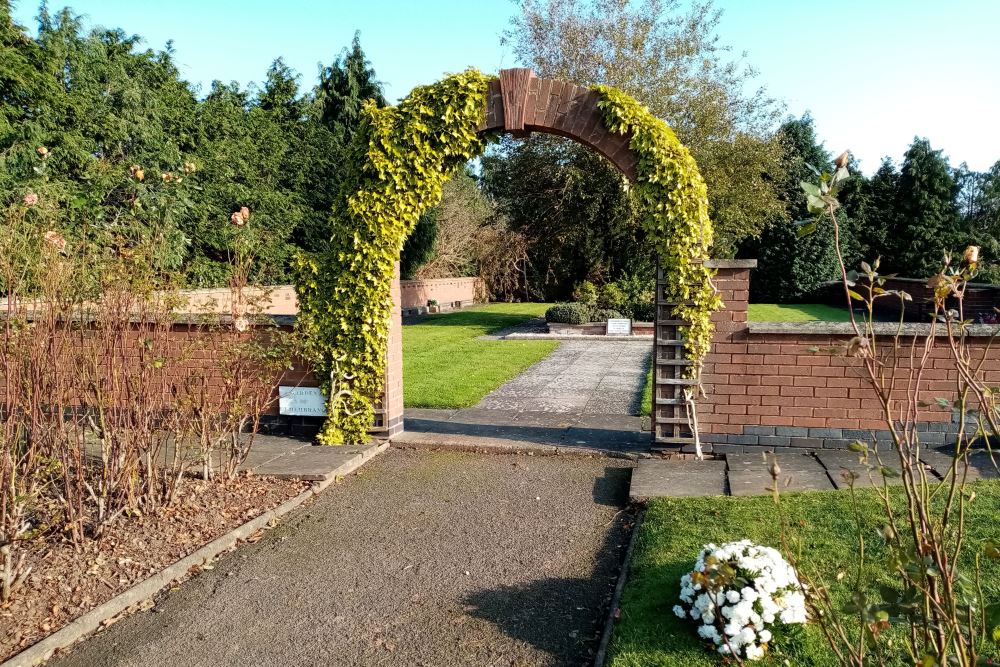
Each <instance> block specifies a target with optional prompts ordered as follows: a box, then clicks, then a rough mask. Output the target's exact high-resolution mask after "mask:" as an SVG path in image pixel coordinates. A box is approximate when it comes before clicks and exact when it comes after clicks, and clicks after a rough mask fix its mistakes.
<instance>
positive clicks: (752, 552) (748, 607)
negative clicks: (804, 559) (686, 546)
mask: <svg viewBox="0 0 1000 667" xmlns="http://www.w3.org/2000/svg"><path fill="white" fill-rule="evenodd" d="M680 599H681V602H682V604H679V605H676V606H675V607H674V613H675V614H677V616H678V617H680V618H690V619H692V620H694V621H695V622H697V624H698V635H699V636H700V637H702V638H703V639H706V640H708V641H711V642H712V643H713V644H714V645H715V647H716V650H718V652H719V653H721V654H723V655H730V654H733V655H736V656H738V657H740V656H741V657H743V658H746V659H747V660H758V659H760V658H762V657H763V656H764V653H765V651H766V650H767V647H768V644H769V643H770V642H771V641H772V640H773V632H775V631H780V629H781V627H782V626H787V625H795V624H802V623H805V622H806V600H805V596H804V595H803V593H802V586H801V584H800V583H799V579H798V576H797V575H796V574H795V570H794V568H792V566H791V565H789V564H788V562H787V561H786V560H785V559H784V558H783V557H782V556H781V554H780V553H779V552H778V551H777V550H776V549H772V548H771V547H762V546H758V545H756V544H753V543H752V542H750V541H749V540H742V541H740V542H729V543H728V544H723V545H722V546H716V545H714V544H708V545H706V546H705V547H704V548H703V549H702V551H701V554H700V555H699V556H698V560H697V561H696V562H695V566H694V571H693V572H691V573H690V574H685V575H684V576H683V577H681V594H680Z"/></svg>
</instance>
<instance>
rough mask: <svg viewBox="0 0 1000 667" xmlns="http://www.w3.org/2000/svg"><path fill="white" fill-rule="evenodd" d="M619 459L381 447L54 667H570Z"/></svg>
mask: <svg viewBox="0 0 1000 667" xmlns="http://www.w3.org/2000/svg"><path fill="white" fill-rule="evenodd" d="M625 465H628V464H627V462H624V461H620V460H615V459H601V458H573V457H566V456H551V457H531V456H484V455H475V454H464V453H457V452H453V453H448V452H416V451H408V450H398V449H390V450H389V451H388V452H386V453H385V454H383V455H382V456H381V457H379V458H378V459H375V460H374V461H373V462H372V463H371V464H369V465H367V466H366V467H365V468H363V469H362V470H361V471H360V472H359V473H358V474H356V475H352V476H351V477H349V478H348V479H346V480H344V482H343V483H342V484H340V485H339V486H336V487H332V488H331V489H329V490H328V491H327V492H326V493H325V494H324V495H323V496H322V497H321V498H320V499H319V500H318V501H317V502H316V503H315V504H314V505H313V506H312V507H310V508H308V509H306V510H304V511H301V512H298V513H296V514H295V515H294V516H295V517H296V518H294V519H292V520H290V521H289V522H288V523H286V524H283V525H281V526H279V527H278V528H276V529H274V530H272V531H270V532H269V533H267V535H266V536H265V537H264V539H262V540H261V541H260V542H258V543H257V544H254V545H247V546H244V547H241V548H240V550H239V551H237V552H236V553H235V554H231V555H229V556H227V557H226V558H224V559H223V560H222V561H220V562H219V563H218V564H217V565H216V567H215V569H214V570H212V571H209V572H205V573H203V574H202V575H201V576H199V577H197V578H195V579H193V580H192V581H189V582H187V583H185V584H183V585H182V586H181V587H180V588H179V589H177V590H176V591H175V592H173V593H170V594H169V595H167V596H165V597H164V599H161V600H158V602H157V605H156V607H155V609H154V610H152V611H150V612H145V613H140V614H137V615H133V616H131V617H129V618H126V619H124V620H122V621H120V622H119V623H117V624H116V625H114V626H112V627H111V628H110V629H109V630H107V631H105V632H103V633H101V634H99V635H97V636H95V637H93V638H91V639H89V640H87V641H86V642H85V643H83V644H82V645H79V646H78V647H77V648H76V649H74V650H73V651H71V652H70V653H69V654H67V655H65V656H62V657H61V658H58V659H55V660H53V661H52V662H51V663H50V664H51V665H53V666H58V667H68V666H70V665H80V666H84V665H87V666H90V665H102V666H110V665H206V666H211V667H219V666H221V665H255V666H256V665H283V666H291V665H413V666H416V665H426V666H431V665H433V666H439V665H455V666H459V665H462V666H465V665H483V666H487V665H488V666H494V665H495V666H501V665H502V666H504V667H510V666H527V665H567V666H569V665H573V666H577V665H583V664H587V663H588V662H589V661H591V660H592V659H593V652H594V650H595V649H596V644H597V639H598V636H599V633H600V630H601V625H602V623H603V618H604V615H605V613H606V611H605V607H606V605H607V601H608V599H609V598H610V595H611V591H612V588H613V586H614V582H615V577H616V576H617V573H618V569H619V565H620V559H621V557H622V554H623V551H624V545H625V542H626V538H627V530H628V527H629V525H630V517H629V515H628V514H627V513H626V512H622V511H621V510H622V509H623V508H624V503H625V502H626V498H627V493H628V478H629V471H628V469H627V468H625V467H623V466H625Z"/></svg>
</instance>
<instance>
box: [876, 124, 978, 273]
mask: <svg viewBox="0 0 1000 667" xmlns="http://www.w3.org/2000/svg"><path fill="white" fill-rule="evenodd" d="M958 190H959V188H958V184H957V183H956V182H955V178H954V177H953V176H952V172H951V168H950V167H949V166H948V161H947V159H945V157H944V156H943V155H942V154H941V151H939V150H933V149H932V148H931V145H930V142H929V141H928V140H927V139H921V138H915V139H914V141H913V143H912V144H911V145H910V148H909V149H908V150H907V151H906V155H905V157H904V159H903V166H902V169H901V170H900V174H899V185H898V188H897V198H896V202H897V204H896V211H895V215H894V216H893V219H892V220H891V227H890V229H889V234H888V236H887V247H888V250H889V258H888V259H889V261H890V263H888V265H887V266H886V269H887V270H891V271H894V272H896V273H899V274H901V275H906V276H912V277H916V278H923V277H927V276H930V275H932V274H934V273H936V272H937V271H938V270H940V268H941V260H942V257H943V256H944V253H945V252H946V251H954V250H955V249H956V248H958V246H959V245H962V243H963V240H964V239H963V236H964V235H963V234H962V232H961V218H960V216H959V210H958V204H957V203H956V198H957V196H958Z"/></svg>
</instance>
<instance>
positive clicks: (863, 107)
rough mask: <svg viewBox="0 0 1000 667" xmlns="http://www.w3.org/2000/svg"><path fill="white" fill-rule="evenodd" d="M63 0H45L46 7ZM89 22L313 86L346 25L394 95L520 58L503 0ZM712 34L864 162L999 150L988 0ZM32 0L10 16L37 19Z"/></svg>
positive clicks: (380, 1)
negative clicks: (277, 69) (276, 70)
mask: <svg viewBox="0 0 1000 667" xmlns="http://www.w3.org/2000/svg"><path fill="white" fill-rule="evenodd" d="M63 4H67V3H63V2H58V1H55V2H52V3H51V6H52V7H53V8H56V7H61V6H62V5H63ZM68 4H70V6H72V7H73V8H74V9H75V10H76V11H77V12H79V13H82V14H85V15H86V16H87V18H88V23H90V24H92V25H105V26H113V27H122V28H124V29H125V30H126V31H127V32H130V33H138V34H140V35H142V36H144V37H145V38H146V39H147V42H148V44H149V45H150V46H153V47H156V48H159V47H162V46H163V45H164V44H166V42H167V40H168V39H172V40H173V41H174V47H175V49H176V59H177V62H178V63H179V65H180V68H181V71H182V73H183V74H184V76H185V77H187V78H188V80H190V81H192V82H193V83H198V84H201V85H202V86H203V88H207V86H208V84H209V83H210V82H211V80H212V79H222V80H224V81H232V80H235V81H239V82H241V83H243V84H246V83H248V82H250V81H259V80H260V79H261V78H262V77H263V74H264V72H265V70H266V69H267V66H268V65H269V64H270V62H271V61H272V60H273V59H274V58H276V57H277V56H283V57H284V58H285V61H286V62H287V63H288V64H289V65H291V66H292V67H293V68H294V69H295V70H297V71H298V72H299V73H301V74H302V82H303V84H304V85H312V83H313V81H314V79H315V74H316V67H317V63H319V62H320V61H322V62H329V61H331V60H332V59H333V58H334V57H336V56H337V54H338V53H339V52H340V50H341V49H342V48H343V47H344V46H345V45H347V44H348V43H349V42H350V40H351V38H352V36H353V34H354V31H355V30H360V31H361V40H362V45H363V47H364V49H365V51H366V53H367V54H368V56H369V58H370V59H371V60H372V62H373V64H374V66H375V69H376V71H377V73H378V76H379V78H380V79H381V80H382V81H383V82H384V83H385V84H386V90H387V93H388V96H389V98H390V99H397V98H399V97H402V96H405V94H406V93H407V92H408V91H409V90H410V89H411V88H412V87H413V86H415V85H418V84H421V83H429V82H431V81H434V80H436V79H438V78H439V77H440V76H441V75H442V74H443V73H445V72H453V71H458V70H461V69H464V68H465V67H466V66H469V65H473V66H476V67H478V68H480V69H481V70H483V71H486V72H493V71H496V70H498V69H499V68H501V67H510V66H515V65H517V64H518V63H516V62H515V60H514V58H513V55H512V54H511V52H510V51H509V49H506V48H504V47H502V46H501V45H500V35H501V33H502V32H503V31H504V30H505V29H506V28H507V26H508V22H509V19H510V17H511V15H512V14H513V13H514V11H516V5H515V4H513V3H512V2H511V1H510V0H465V1H464V2H458V1H450V0H412V1H409V2H407V1H404V0H396V1H393V0H362V1H360V2H359V1H357V0H353V1H344V0H325V1H323V0H313V1H308V0H280V1H279V0H270V1H267V0H245V1H243V2H237V1H235V0H169V1H167V2H154V1H152V0H130V1H127V2H126V1H125V0H74V1H72V2H69V3H68ZM717 6H719V7H720V8H722V9H723V10H724V15H723V19H722V23H721V26H720V28H719V34H720V36H721V38H722V41H723V43H726V44H729V45H731V46H732V47H733V48H734V50H735V52H736V54H737V55H738V54H739V53H741V52H743V51H746V52H747V62H748V63H750V64H752V65H753V66H754V67H756V68H757V69H758V70H759V71H760V76H759V77H758V81H759V83H761V84H763V85H765V86H767V88H768V90H769V91H770V92H771V94H772V95H774V96H776V97H778V98H779V99H782V100H784V101H785V102H786V103H787V105H788V112H789V113H791V114H795V115H799V114H801V113H803V112H805V111H807V110H808V111H810V112H811V113H812V115H813V116H814V117H815V119H816V126H817V130H818V132H819V135H820V137H821V138H822V139H824V140H825V141H826V144H827V147H828V148H829V149H830V150H831V151H836V152H839V151H840V150H842V149H844V148H850V149H851V150H852V151H853V152H854V153H855V155H857V156H858V157H859V159H861V161H862V163H861V166H862V169H863V170H864V171H866V172H869V173H870V172H871V171H873V170H874V169H876V168H877V167H878V164H879V161H880V159H881V157H882V156H885V155H887V156H889V157H892V158H893V159H895V160H897V161H898V160H899V159H900V158H901V157H902V154H903V152H904V151H905V150H906V146H907V145H908V144H909V143H910V141H912V139H913V137H914V135H920V136H926V137H928V138H929V139H930V141H931V143H932V145H933V146H934V147H935V148H941V149H943V150H944V152H945V154H946V155H948V157H949V158H950V159H951V161H952V163H953V164H955V165H957V164H958V163H960V162H963V161H965V162H968V163H969V165H970V166H971V167H972V168H974V169H981V170H982V169H988V168H989V167H990V166H991V165H992V164H993V163H994V162H996V161H997V160H1000V130H998V129H997V123H998V119H1000V39H998V38H997V28H998V27H1000V2H998V1H997V0H950V1H949V2H944V1H942V0H937V1H931V0H866V1H865V0H839V1H838V2H821V1H816V0H717ZM36 10H37V4H36V3H35V2H34V1H26V0H20V2H18V3H17V8H16V12H15V16H16V17H17V19H18V20H19V22H21V23H22V24H24V25H28V26H31V27H34V25H35V23H34V20H33V16H34V15H35V14H36Z"/></svg>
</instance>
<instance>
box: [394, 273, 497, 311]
mask: <svg viewBox="0 0 1000 667" xmlns="http://www.w3.org/2000/svg"><path fill="white" fill-rule="evenodd" d="M481 283H482V281H481V280H480V279H479V278H429V279H427V280H401V281H400V282H399V295H400V299H399V301H398V303H399V304H400V305H401V307H402V308H404V309H406V308H422V307H424V306H427V302H428V301H437V302H438V304H439V305H441V306H442V307H443V308H445V309H447V307H449V306H455V305H462V306H467V305H469V304H471V303H472V302H474V301H475V300H476V293H477V291H478V290H480V289H481V287H480V285H481Z"/></svg>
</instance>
